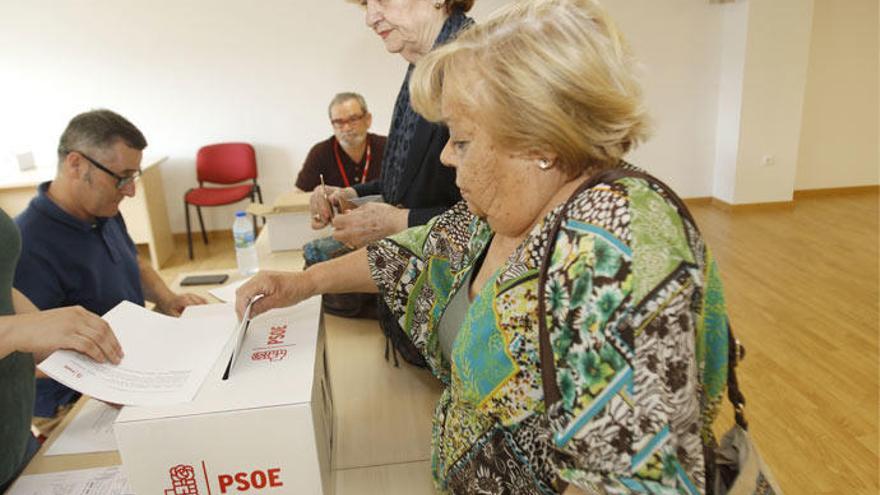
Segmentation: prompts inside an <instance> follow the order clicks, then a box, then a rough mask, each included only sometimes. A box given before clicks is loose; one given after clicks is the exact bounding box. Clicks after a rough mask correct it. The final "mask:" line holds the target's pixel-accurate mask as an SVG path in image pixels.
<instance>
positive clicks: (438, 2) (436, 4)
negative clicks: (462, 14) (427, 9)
mask: <svg viewBox="0 0 880 495" xmlns="http://www.w3.org/2000/svg"><path fill="white" fill-rule="evenodd" d="M444 3H446V2H445V1H444V0H435V1H434V8H435V9H439V8H441V7H443V4H444Z"/></svg>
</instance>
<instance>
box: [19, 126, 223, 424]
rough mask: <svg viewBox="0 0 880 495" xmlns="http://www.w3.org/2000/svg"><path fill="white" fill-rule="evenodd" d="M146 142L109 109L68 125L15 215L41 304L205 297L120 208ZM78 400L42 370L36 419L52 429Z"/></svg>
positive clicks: (93, 305) (106, 306)
mask: <svg viewBox="0 0 880 495" xmlns="http://www.w3.org/2000/svg"><path fill="white" fill-rule="evenodd" d="M146 146H147V141H146V139H145V138H144V136H143V134H142V133H141V131H140V130H138V129H137V127H135V126H134V125H133V124H132V123H131V122H129V121H128V120H126V119H125V118H124V117H122V116H120V115H118V114H116V113H114V112H111V111H109V110H93V111H90V112H86V113H82V114H80V115H77V116H76V117H74V118H73V120H71V121H70V123H69V124H68V125H67V129H65V131H64V133H63V134H62V135H61V140H60V142H59V144H58V171H57V173H56V176H55V180H53V181H50V182H45V183H43V184H40V186H39V188H38V192H37V196H36V197H34V198H33V199H32V200H31V202H30V204H29V205H28V207H27V209H25V211H24V212H22V213H21V214H20V215H19V216H18V217H17V218H16V219H15V222H16V223H17V224H18V228H19V230H20V231H21V239H22V250H21V258H20V259H19V262H18V267H17V268H16V272H15V281H14V286H15V288H16V289H18V290H19V291H21V292H22V293H23V294H24V295H25V296H27V298H29V299H30V300H31V301H32V302H33V303H34V305H35V306H37V308H39V309H40V310H47V309H52V308H59V307H65V306H77V305H78V306H82V307H83V308H85V309H87V310H89V311H91V312H92V313H95V314H98V315H102V314H104V313H106V312H107V311H109V310H110V309H112V308H113V307H114V306H116V305H117V304H119V303H120V302H122V301H131V302H133V303H135V304H140V305H143V304H144V300H147V301H151V302H153V303H155V305H156V309H157V310H158V311H161V312H163V313H165V314H168V315H173V316H178V315H180V313H181V312H182V311H183V309H184V308H185V307H186V306H188V305H191V304H204V303H205V302H206V301H205V300H204V299H203V298H201V297H199V296H197V295H194V294H180V295H178V294H175V293H174V292H172V291H171V290H170V289H169V288H168V286H167V285H165V283H164V282H163V281H162V279H161V278H160V277H159V274H158V273H156V271H155V270H153V268H152V267H151V266H150V265H149V264H148V263H146V262H145V261H143V260H140V259H139V258H138V255H137V250H136V248H135V245H134V243H133V242H132V240H131V237H129V235H128V231H127V230H126V227H125V221H124V220H123V218H122V215H121V214H120V213H119V203H120V202H121V201H122V200H123V199H124V198H125V197H126V196H134V195H135V182H134V180H135V179H136V178H137V177H138V176H139V175H140V173H141V168H140V165H141V158H142V150H143V149H144V148H145V147H146ZM38 375H39V374H38ZM78 398H79V394H78V393H76V392H75V391H73V390H71V389H69V388H67V387H65V386H64V385H61V384H60V383H57V382H55V381H54V380H52V379H50V378H47V377H45V376H43V377H41V376H38V378H37V390H36V400H35V404H34V416H35V417H34V425H35V426H36V427H37V428H38V429H40V432H41V433H42V434H44V435H48V434H49V432H50V431H51V430H52V429H53V428H54V427H55V426H57V424H58V423H59V422H60V420H61V419H62V418H63V416H64V414H66V413H67V411H69V409H70V408H71V407H72V405H73V403H74V402H75V401H76V400H77V399H78Z"/></svg>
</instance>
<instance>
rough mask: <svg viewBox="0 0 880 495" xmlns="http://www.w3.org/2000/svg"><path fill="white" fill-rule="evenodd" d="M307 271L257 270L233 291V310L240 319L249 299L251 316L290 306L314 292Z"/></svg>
mask: <svg viewBox="0 0 880 495" xmlns="http://www.w3.org/2000/svg"><path fill="white" fill-rule="evenodd" d="M307 273H308V272H259V273H257V274H256V275H254V277H253V278H251V279H250V280H248V282H247V283H246V284H244V285H242V286H241V287H239V288H238V290H236V291H235V312H236V313H237V314H238V319H239V320H240V319H241V318H242V316H243V315H244V310H245V309H247V305H248V303H249V302H250V300H251V299H253V298H254V297H255V296H257V295H260V294H262V295H263V297H261V298H260V299H259V300H257V301H256V302H254V305H253V306H251V314H250V316H251V318H253V317H255V316H257V315H259V314H261V313H265V312H266V311H269V310H270V309H274V308H284V307H287V306H292V305H294V304H296V303H298V302H300V301H302V300H304V299H308V298H309V297H311V296H313V295H314V294H315V289H314V284H312V282H311V279H310V277H309V276H308V275H307Z"/></svg>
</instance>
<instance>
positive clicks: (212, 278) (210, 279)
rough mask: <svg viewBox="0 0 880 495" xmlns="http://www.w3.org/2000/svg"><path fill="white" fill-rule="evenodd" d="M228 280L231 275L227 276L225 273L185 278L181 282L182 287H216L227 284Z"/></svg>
mask: <svg viewBox="0 0 880 495" xmlns="http://www.w3.org/2000/svg"><path fill="white" fill-rule="evenodd" d="M228 278H229V275H226V274H225V273H217V274H213V275H190V276H188V277H184V278H183V280H181V281H180V285H182V286H186V285H216V284H222V283H223V282H226V280H227V279H228Z"/></svg>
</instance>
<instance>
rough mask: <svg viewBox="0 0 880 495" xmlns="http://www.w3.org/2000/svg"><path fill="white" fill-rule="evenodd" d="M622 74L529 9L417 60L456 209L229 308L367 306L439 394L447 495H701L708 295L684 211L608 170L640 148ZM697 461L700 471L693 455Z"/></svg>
mask: <svg viewBox="0 0 880 495" xmlns="http://www.w3.org/2000/svg"><path fill="white" fill-rule="evenodd" d="M633 64H634V62H633V59H632V57H631V55H630V52H629V50H628V49H627V47H626V45H625V44H624V42H623V40H622V39H621V37H620V34H619V33H618V32H617V30H616V28H615V27H614V25H613V24H612V22H611V21H610V19H608V18H607V16H606V14H605V13H604V12H603V11H602V10H601V8H600V7H599V6H598V5H597V4H596V3H595V2H593V1H590V0H532V1H523V2H520V3H518V4H515V5H512V6H510V7H507V8H505V9H504V10H502V11H501V12H499V13H497V14H496V15H495V16H493V18H492V19H491V20H489V21H488V22H486V23H485V24H482V25H478V26H474V27H472V28H469V29H468V30H466V31H464V32H463V33H462V34H461V35H460V36H459V37H458V39H457V40H456V41H454V42H452V43H450V44H448V45H446V46H444V47H442V48H439V49H437V50H435V51H433V52H432V53H430V54H428V55H426V56H425V57H424V58H423V59H422V60H421V61H420V63H419V65H418V66H417V67H416V70H415V72H414V74H413V77H412V82H411V88H412V95H413V96H412V100H413V104H414V107H415V108H416V110H417V111H419V112H420V113H421V114H422V115H424V116H425V117H426V118H428V119H431V120H434V121H441V122H444V123H446V124H447V125H448V126H449V130H450V139H449V142H448V144H447V145H446V148H445V149H444V151H443V155H442V157H441V158H442V160H443V162H444V164H446V165H448V166H450V167H453V168H455V169H456V172H457V183H458V185H459V186H460V188H461V190H462V195H463V197H464V201H463V202H462V203H460V204H459V205H457V206H456V207H454V208H453V209H451V210H450V211H448V212H447V213H445V214H444V215H441V216H439V217H437V218H435V219H433V220H432V221H431V222H429V223H428V224H427V225H425V226H423V227H418V228H413V229H410V230H407V231H404V232H402V233H401V234H398V235H395V236H392V237H389V238H386V239H383V240H380V241H378V242H375V243H373V244H370V245H369V246H367V247H366V249H361V250H359V251H356V252H354V253H352V254H350V255H348V256H346V257H344V258H340V259H338V260H335V261H333V262H330V263H326V264H323V265H319V266H316V267H315V268H314V269H312V270H309V271H306V272H304V273H279V272H275V273H262V274H260V275H258V276H257V277H255V279H254V280H253V281H251V282H250V283H249V284H247V285H245V286H244V287H242V288H241V289H239V292H238V307H239V308H240V309H241V308H242V307H243V305H244V304H246V303H247V301H248V300H249V299H250V298H251V297H252V296H253V295H255V294H258V293H261V294H264V295H265V297H264V298H263V299H261V300H259V301H258V302H257V303H256V304H255V305H254V310H255V311H257V312H261V311H265V310H267V309H269V308H272V307H278V306H284V305H289V304H293V303H296V302H297V301H300V300H302V299H304V298H306V297H310V296H311V295H314V294H319V293H327V292H337V291H342V290H353V289H356V290H364V291H366V290H373V291H376V290H378V291H379V292H380V294H381V295H382V297H384V298H385V300H386V301H387V303H388V305H389V307H390V308H391V309H392V310H393V311H394V312H395V313H396V315H397V316H398V318H399V320H400V322H401V325H402V326H403V328H404V329H405V330H406V332H407V333H408V335H409V336H410V337H411V339H412V340H413V342H414V343H415V345H416V347H417V348H418V349H419V350H420V352H421V353H422V354H423V355H424V357H425V359H426V361H427V362H428V365H429V367H430V369H431V371H432V372H433V373H434V374H435V375H436V376H437V377H438V378H439V379H440V380H442V381H443V382H444V383H445V384H446V385H447V387H446V389H445V390H444V392H443V394H442V396H441V398H440V401H439V404H438V405H437V408H436V411H435V415H434V428H433V442H432V443H433V455H432V469H433V474H434V478H435V481H436V484H437V487H438V488H439V489H440V490H442V491H449V492H453V493H493V494H502V493H505V494H525V493H557V492H565V493H578V492H580V491H585V492H587V493H600V494H606V493H608V494H610V493H681V494H698V493H706V492H707V491H710V490H711V486H712V480H711V479H709V478H710V477H711V475H710V473H711V472H712V460H711V459H709V458H707V457H706V455H705V453H704V452H706V451H708V447H711V446H712V445H713V444H714V438H713V435H712V429H711V425H712V422H713V419H714V417H715V415H716V414H717V409H718V405H719V402H720V399H721V393H722V391H723V390H724V384H725V380H726V370H727V368H726V364H727V327H726V314H725V310H724V302H723V297H722V294H721V287H720V281H719V280H720V279H719V277H718V274H717V270H716V268H715V264H714V262H713V261H712V259H711V257H710V255H709V253H708V250H707V249H706V246H705V244H704V242H703V240H702V238H701V237H700V234H699V231H698V230H697V228H696V225H695V224H694V222H693V220H692V219H691V217H690V216H689V215H688V214H687V212H686V209H684V208H683V206H682V205H681V203H680V200H678V198H677V197H676V196H675V194H674V193H673V192H671V191H670V190H669V189H668V188H666V187H665V186H664V185H662V183H660V182H659V181H657V180H656V179H655V178H653V177H651V176H650V175H648V174H646V173H645V172H643V171H641V170H639V169H637V168H636V167H634V166H632V165H629V164H627V163H625V162H623V161H622V156H623V155H624V154H625V153H626V152H627V151H629V150H630V149H632V148H633V146H635V145H636V144H637V143H638V142H639V141H640V140H642V139H643V137H644V135H645V127H646V123H645V120H646V117H645V112H644V109H643V106H642V100H641V96H640V89H639V85H638V84H637V82H636V79H635V77H634V70H633ZM704 449H706V450H704Z"/></svg>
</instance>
